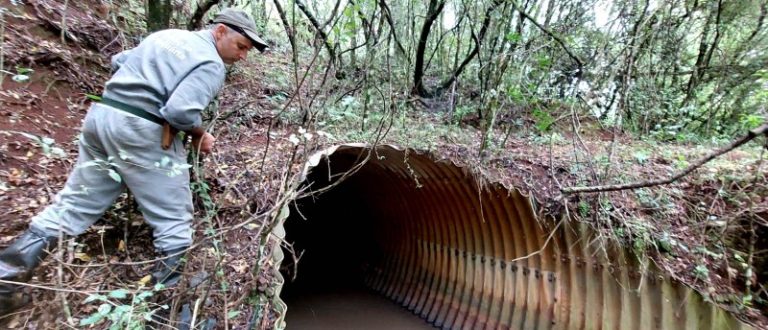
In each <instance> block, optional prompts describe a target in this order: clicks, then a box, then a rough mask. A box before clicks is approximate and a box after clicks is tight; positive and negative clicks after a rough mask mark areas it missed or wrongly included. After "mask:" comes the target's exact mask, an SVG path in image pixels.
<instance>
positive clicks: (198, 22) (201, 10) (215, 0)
mask: <svg viewBox="0 0 768 330" xmlns="http://www.w3.org/2000/svg"><path fill="white" fill-rule="evenodd" d="M169 1H170V0H169ZM219 2H221V0H207V1H205V2H203V3H198V5H197V8H196V9H195V12H194V13H192V17H191V18H190V19H189V23H187V30H197V29H199V28H201V27H203V16H205V13H207V12H208V11H209V10H211V8H212V7H213V6H215V5H217V4H219Z"/></svg>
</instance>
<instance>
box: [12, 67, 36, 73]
mask: <svg viewBox="0 0 768 330" xmlns="http://www.w3.org/2000/svg"><path fill="white" fill-rule="evenodd" d="M16 72H17V73H18V74H27V73H32V72H35V70H32V68H25V67H20V66H17V67H16Z"/></svg>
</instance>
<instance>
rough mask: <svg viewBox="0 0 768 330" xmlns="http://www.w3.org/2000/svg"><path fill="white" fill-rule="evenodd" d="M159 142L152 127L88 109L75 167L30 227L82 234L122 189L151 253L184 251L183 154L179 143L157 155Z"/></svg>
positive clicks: (186, 196)
mask: <svg viewBox="0 0 768 330" xmlns="http://www.w3.org/2000/svg"><path fill="white" fill-rule="evenodd" d="M161 136H162V126H160V125H158V124H156V123H153V122H151V121H148V120H146V119H143V118H139V117H136V116H134V115H131V114H128V113H126V112H123V111H121V110H117V109H114V108H111V107H109V106H106V105H103V104H99V103H94V104H93V105H92V106H91V108H90V110H89V111H88V114H87V115H86V116H85V121H84V123H83V128H82V134H81V136H80V142H79V149H80V151H79V155H78V158H77V164H76V165H75V167H74V169H73V170H72V172H71V173H70V174H69V177H68V178H67V183H66V185H65V186H64V189H63V190H61V191H60V192H59V193H58V194H57V195H56V198H55V199H54V201H53V204H51V205H49V206H48V207H46V208H45V210H43V211H42V212H41V213H39V214H38V215H36V216H35V217H34V218H33V219H32V224H31V226H32V227H34V228H37V229H39V230H42V231H43V232H45V233H46V234H48V235H52V236H58V235H59V232H60V231H63V232H64V233H65V234H67V235H73V236H74V235H79V234H82V233H83V232H85V231H86V230H87V229H88V227H90V226H91V225H92V224H93V223H94V222H95V221H96V220H98V219H99V218H100V217H101V216H102V214H104V212H105V211H106V210H107V208H109V207H110V206H111V205H112V203H114V201H115V199H117V197H118V196H119V195H120V193H122V192H123V190H124V189H125V188H126V187H127V188H128V189H129V190H130V191H131V192H132V193H133V195H134V196H135V198H136V202H137V203H138V204H139V209H140V210H141V213H142V214H143V216H144V220H145V221H146V222H147V223H148V224H149V225H150V226H151V227H152V229H153V232H154V242H155V248H156V249H157V250H159V251H170V250H175V249H178V248H181V247H186V246H189V245H190V244H191V242H192V229H191V224H192V193H191V191H190V189H189V170H188V169H187V167H188V165H186V164H187V162H186V152H185V151H184V147H183V145H182V143H181V141H180V140H179V139H175V141H174V143H173V145H172V147H171V148H169V149H168V150H163V149H162V148H161V147H160V139H161ZM118 176H119V177H118Z"/></svg>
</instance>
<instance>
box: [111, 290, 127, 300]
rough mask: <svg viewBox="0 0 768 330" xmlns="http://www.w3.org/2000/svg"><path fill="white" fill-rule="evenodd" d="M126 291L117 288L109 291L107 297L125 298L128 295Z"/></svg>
mask: <svg viewBox="0 0 768 330" xmlns="http://www.w3.org/2000/svg"><path fill="white" fill-rule="evenodd" d="M128 293H129V292H128V290H126V289H117V290H114V291H112V292H110V293H109V297H110V298H115V299H125V298H126V297H128Z"/></svg>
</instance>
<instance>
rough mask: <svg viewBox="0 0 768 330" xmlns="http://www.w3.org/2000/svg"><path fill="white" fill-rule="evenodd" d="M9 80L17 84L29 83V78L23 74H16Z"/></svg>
mask: <svg viewBox="0 0 768 330" xmlns="http://www.w3.org/2000/svg"><path fill="white" fill-rule="evenodd" d="M11 80H13V81H15V82H17V83H23V82H27V81H29V76H28V75H25V74H17V75H14V76H13V77H11Z"/></svg>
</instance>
